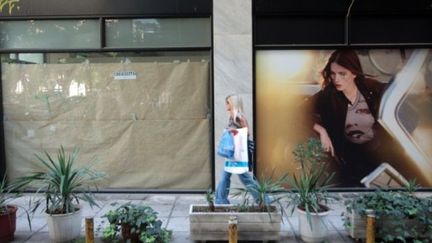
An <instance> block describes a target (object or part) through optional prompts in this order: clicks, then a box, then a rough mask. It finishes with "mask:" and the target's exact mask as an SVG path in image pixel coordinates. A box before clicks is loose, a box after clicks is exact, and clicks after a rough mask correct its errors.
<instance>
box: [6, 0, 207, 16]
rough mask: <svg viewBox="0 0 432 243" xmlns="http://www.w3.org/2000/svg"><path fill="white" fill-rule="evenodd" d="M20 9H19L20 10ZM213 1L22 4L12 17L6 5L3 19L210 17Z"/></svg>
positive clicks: (39, 0) (49, 0)
mask: <svg viewBox="0 0 432 243" xmlns="http://www.w3.org/2000/svg"><path fill="white" fill-rule="evenodd" d="M18 7H19V8H18ZM211 13H212V1H211V0H91V1H84V0H78V1H70V0H21V1H19V2H17V3H16V6H15V7H14V9H13V11H12V14H9V13H8V7H7V5H5V6H4V7H3V11H2V12H1V14H0V18H3V19H4V18H6V19H7V18H14V17H26V18H31V17H34V18H41V17H63V16H67V17H73V16H94V17H104V16H143V17H145V16H151V17H165V16H166V17H194V16H210V15H211Z"/></svg>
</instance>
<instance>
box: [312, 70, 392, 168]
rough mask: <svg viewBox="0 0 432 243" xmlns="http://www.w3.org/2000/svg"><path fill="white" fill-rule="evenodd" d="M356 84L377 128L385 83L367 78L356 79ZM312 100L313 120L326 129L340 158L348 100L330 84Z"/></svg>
mask: <svg viewBox="0 0 432 243" xmlns="http://www.w3.org/2000/svg"><path fill="white" fill-rule="evenodd" d="M356 84H357V88H358V89H359V91H360V93H361V94H362V95H363V96H364V98H365V100H366V103H367V104H368V106H369V110H370V112H371V114H372V115H373V117H374V118H375V126H377V129H379V124H378V123H377V118H378V111H379V105H380V100H381V96H382V94H383V92H384V88H385V85H386V84H384V83H381V82H379V81H376V80H374V79H368V78H366V79H363V80H360V81H357V82H356ZM312 100H313V102H314V118H315V119H314V120H315V122H316V123H318V124H320V125H321V126H323V127H324V128H325V129H326V130H327V133H328V135H329V136H330V139H331V140H332V143H333V147H334V149H335V153H336V155H337V157H338V158H339V159H341V157H343V151H344V145H345V144H346V142H347V140H346V138H345V135H344V130H345V120H346V114H347V110H348V103H349V101H348V99H347V98H346V97H345V95H344V94H343V93H342V92H341V91H338V90H336V88H335V87H334V86H333V85H332V84H330V85H328V86H326V87H325V88H324V89H322V90H320V91H319V92H318V93H316V94H315V95H314V96H313V98H312Z"/></svg>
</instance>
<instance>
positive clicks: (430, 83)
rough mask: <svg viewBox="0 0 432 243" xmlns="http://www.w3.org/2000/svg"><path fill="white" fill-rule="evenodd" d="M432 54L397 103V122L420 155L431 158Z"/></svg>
mask: <svg viewBox="0 0 432 243" xmlns="http://www.w3.org/2000/svg"><path fill="white" fill-rule="evenodd" d="M431 59H432V53H431V52H430V51H429V57H428V58H427V61H426V62H425V63H424V66H423V67H422V68H421V70H420V72H419V73H417V75H416V76H415V78H414V79H413V81H412V84H411V87H410V89H409V90H408V92H407V93H406V94H405V96H404V97H403V99H402V100H401V101H400V102H399V105H398V107H397V113H396V114H397V120H398V122H399V125H400V126H401V127H402V128H403V129H404V131H405V132H406V133H407V134H409V135H410V136H411V139H412V140H413V142H414V143H415V144H416V146H417V147H418V149H419V150H420V151H421V152H420V153H424V154H425V155H426V158H432V61H431ZM417 153H418V152H417Z"/></svg>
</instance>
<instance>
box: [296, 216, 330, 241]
mask: <svg viewBox="0 0 432 243" xmlns="http://www.w3.org/2000/svg"><path fill="white" fill-rule="evenodd" d="M297 213H298V218H299V232H300V237H301V239H302V240H303V241H304V242H323V241H325V240H326V237H327V235H328V223H327V222H328V221H327V215H328V214H329V211H326V212H322V213H311V224H309V222H308V219H307V215H306V212H305V211H303V210H301V209H299V208H297ZM311 226H312V228H311Z"/></svg>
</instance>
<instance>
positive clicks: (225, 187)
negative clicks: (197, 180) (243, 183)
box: [215, 170, 231, 204]
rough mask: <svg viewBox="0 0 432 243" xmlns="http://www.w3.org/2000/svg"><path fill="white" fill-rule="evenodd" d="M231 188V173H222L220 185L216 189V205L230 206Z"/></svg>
mask: <svg viewBox="0 0 432 243" xmlns="http://www.w3.org/2000/svg"><path fill="white" fill-rule="evenodd" d="M230 186H231V173H229V172H226V171H225V170H223V171H222V174H221V177H220V180H219V183H218V185H217V187H216V200H215V203H216V204H229V203H230V202H229V200H228V195H229V189H230Z"/></svg>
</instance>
